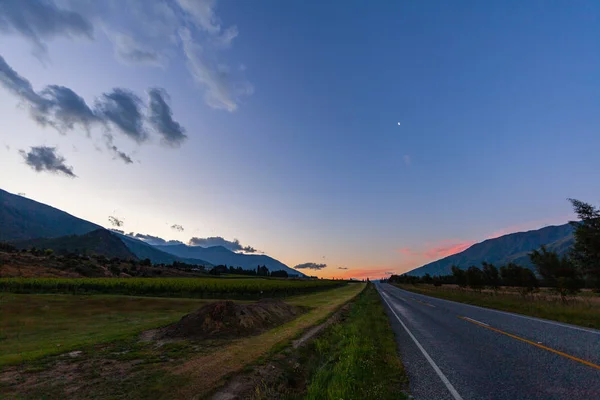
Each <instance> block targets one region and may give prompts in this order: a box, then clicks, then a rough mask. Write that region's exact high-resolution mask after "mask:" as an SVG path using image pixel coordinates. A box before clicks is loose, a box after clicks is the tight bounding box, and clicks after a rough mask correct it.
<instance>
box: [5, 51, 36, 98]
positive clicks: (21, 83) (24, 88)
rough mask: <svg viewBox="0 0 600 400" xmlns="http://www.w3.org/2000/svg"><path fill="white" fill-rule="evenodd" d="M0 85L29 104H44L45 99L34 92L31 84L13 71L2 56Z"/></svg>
mask: <svg viewBox="0 0 600 400" xmlns="http://www.w3.org/2000/svg"><path fill="white" fill-rule="evenodd" d="M0 85H2V86H4V88H5V89H6V90H8V91H9V92H12V93H13V94H14V95H16V96H17V97H19V98H20V99H21V100H24V101H26V102H28V103H29V104H33V105H36V104H40V103H43V99H42V98H41V97H40V96H39V95H38V94H37V93H36V92H35V90H33V87H32V86H31V83H30V82H29V81H28V80H27V79H26V78H24V77H22V76H21V75H19V73H18V72H17V71H15V70H14V69H12V67H11V66H10V65H8V63H7V62H6V60H5V59H4V57H2V56H0Z"/></svg>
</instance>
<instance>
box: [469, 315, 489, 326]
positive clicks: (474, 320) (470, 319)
mask: <svg viewBox="0 0 600 400" xmlns="http://www.w3.org/2000/svg"><path fill="white" fill-rule="evenodd" d="M463 319H468V320H469V321H471V322H477V323H478V324H481V325H485V326H490V325H489V324H486V323H485V322H481V321H477V320H476V319H473V318H469V317H463Z"/></svg>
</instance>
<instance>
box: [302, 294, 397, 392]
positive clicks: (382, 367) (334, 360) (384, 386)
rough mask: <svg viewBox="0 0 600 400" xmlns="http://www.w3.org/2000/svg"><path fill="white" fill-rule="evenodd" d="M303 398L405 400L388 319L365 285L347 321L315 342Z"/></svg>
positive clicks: (377, 295)
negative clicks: (310, 369) (312, 366)
mask: <svg viewBox="0 0 600 400" xmlns="http://www.w3.org/2000/svg"><path fill="white" fill-rule="evenodd" d="M310 351H312V352H314V357H315V360H314V364H313V365H314V369H313V371H314V372H313V374H312V376H311V379H310V383H309V386H308V393H307V394H306V397H305V399H325V398H326V399H336V400H337V399H345V400H350V399H378V400H383V399H406V398H408V397H407V396H406V395H405V394H404V392H403V389H404V388H405V387H406V385H407V377H406V374H405V372H404V368H403V366H402V363H401V362H400V359H399V358H398V353H397V349H396V341H395V338H394V333H393V331H392V328H391V326H390V322H389V318H388V316H387V315H386V314H385V312H384V310H383V305H382V303H381V299H380V297H379V294H378V293H377V291H376V289H375V287H374V286H373V285H372V284H369V285H368V286H367V288H366V289H365V290H364V291H363V292H362V293H361V294H360V296H359V297H358V299H357V300H356V302H355V303H354V304H353V305H352V308H351V311H350V312H349V315H348V317H347V319H346V320H345V321H343V322H341V323H339V324H334V325H332V326H331V327H330V328H328V329H327V331H326V332H325V334H324V335H323V336H321V337H320V338H319V339H317V340H315V342H314V343H313V345H312V348H311V349H310Z"/></svg>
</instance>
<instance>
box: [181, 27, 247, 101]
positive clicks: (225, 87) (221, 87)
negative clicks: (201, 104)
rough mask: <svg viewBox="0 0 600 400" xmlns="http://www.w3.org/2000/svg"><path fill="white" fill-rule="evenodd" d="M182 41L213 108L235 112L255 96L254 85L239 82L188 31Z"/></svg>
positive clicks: (189, 66) (199, 82)
mask: <svg viewBox="0 0 600 400" xmlns="http://www.w3.org/2000/svg"><path fill="white" fill-rule="evenodd" d="M179 37H180V39H181V43H182V46H183V51H184V53H185V56H186V57H187V65H188V69H189V70H190V72H191V74H192V76H193V78H194V80H195V81H196V82H197V83H198V84H199V85H200V86H202V87H203V88H204V100H205V102H206V104H208V105H209V106H210V107H212V108H217V109H223V110H227V111H230V112H231V111H235V110H236V109H237V107H238V104H239V102H240V101H241V99H242V98H243V97H245V96H249V95H251V94H252V93H253V92H254V87H253V86H252V85H251V84H250V82H248V81H245V80H236V79H235V78H234V77H233V76H232V73H233V71H232V70H231V68H229V67H228V66H227V65H225V64H220V63H219V62H218V61H217V60H214V59H211V57H210V56H209V55H208V54H206V50H205V49H204V48H203V47H202V46H200V45H199V44H197V43H196V42H195V41H194V40H193V38H192V35H191V33H190V31H189V30H188V29H185V28H184V29H181V30H180V32H179Z"/></svg>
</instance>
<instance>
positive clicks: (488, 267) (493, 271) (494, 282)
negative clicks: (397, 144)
mask: <svg viewBox="0 0 600 400" xmlns="http://www.w3.org/2000/svg"><path fill="white" fill-rule="evenodd" d="M481 265H482V266H483V271H482V272H483V281H484V284H485V285H486V286H489V287H490V288H491V289H494V291H496V290H498V286H500V275H499V273H498V268H496V267H495V266H494V265H493V264H488V263H487V262H485V261H484V262H482V263H481Z"/></svg>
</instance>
